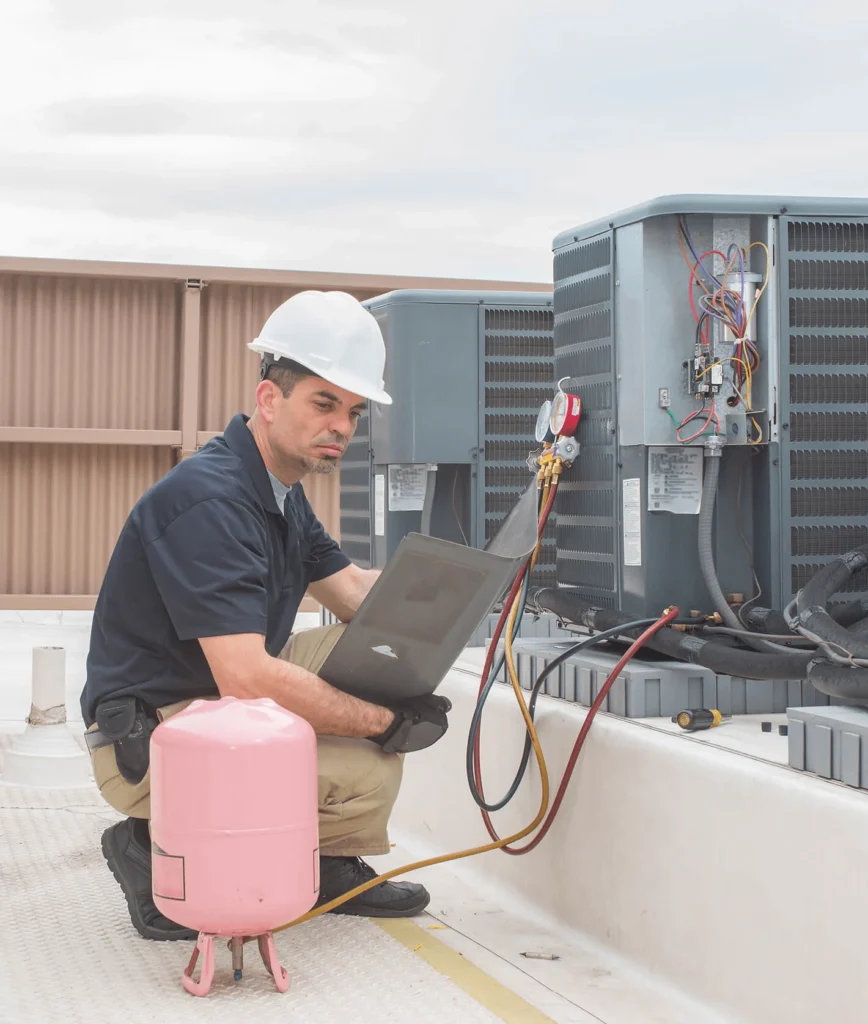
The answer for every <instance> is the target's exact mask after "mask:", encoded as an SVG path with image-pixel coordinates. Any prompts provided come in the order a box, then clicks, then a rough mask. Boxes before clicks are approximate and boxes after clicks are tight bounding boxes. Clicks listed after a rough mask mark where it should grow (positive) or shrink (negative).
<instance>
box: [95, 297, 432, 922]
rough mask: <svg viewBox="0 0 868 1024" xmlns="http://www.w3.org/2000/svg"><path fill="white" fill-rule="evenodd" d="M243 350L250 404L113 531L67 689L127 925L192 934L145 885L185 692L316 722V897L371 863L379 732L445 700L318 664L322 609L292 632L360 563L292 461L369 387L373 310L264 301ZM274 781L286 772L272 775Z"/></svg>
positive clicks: (308, 452) (334, 607) (348, 595)
mask: <svg viewBox="0 0 868 1024" xmlns="http://www.w3.org/2000/svg"><path fill="white" fill-rule="evenodd" d="M250 348H252V349H253V350H254V351H257V352H259V353H260V354H261V355H262V366H261V380H260V383H259V385H258V387H257V389H256V408H255V411H254V413H253V415H252V416H251V417H250V418H249V419H248V418H247V417H246V416H243V415H238V416H236V417H234V419H233V420H232V421H231V422H230V423H229V425H228V426H227V428H226V430H225V433H224V434H223V435H222V436H220V437H216V438H214V439H213V440H212V441H210V442H209V443H208V444H207V445H205V447H203V448H202V449H201V450H200V451H199V452H197V453H196V454H195V455H194V456H192V457H191V458H189V459H186V460H185V461H183V462H181V463H180V464H179V465H177V466H176V467H175V468H174V469H172V470H171V471H170V472H169V473H168V474H166V476H164V477H163V478H162V479H161V480H160V481H158V482H157V483H156V484H155V485H154V486H153V487H152V488H151V489H150V490H149V491H148V492H147V493H146V494H145V495H144V496H143V497H142V498H141V499H140V500H139V502H138V503H137V504H136V506H135V508H134V509H133V510H132V512H131V513H130V516H129V518H128V520H127V522H126V524H125V525H124V528H123V530H122V531H121V534H120V537H119V538H118V541H117V545H116V547H115V550H114V553H113V555H112V558H111V560H110V562H109V566H108V568H107V571H106V575H105V579H104V581H103V585H102V588H101V591H100V594H99V598H98V600H97V604H96V608H95V611H94V619H93V629H92V633H91V643H90V651H89V655H88V661H87V681H86V683H85V686H84V690H83V692H82V695H81V709H82V715H83V717H84V721H85V724H86V726H87V737H86V738H87V741H88V746H89V748H90V750H91V756H92V759H93V768H94V776H95V779H96V781H97V784H98V785H99V788H100V791H101V793H102V795H103V797H104V798H105V799H106V801H107V802H108V803H109V804H111V806H112V807H114V808H115V809H116V810H118V811H120V812H121V813H122V814H125V815H126V816H127V817H126V818H125V819H124V820H122V821H120V822H118V823H117V824H115V825H113V826H111V827H110V828H109V829H107V831H106V832H105V834H104V835H103V838H102V848H103V853H104V856H105V858H106V860H107V862H108V865H109V867H110V869H111V871H112V873H113V874H114V876H115V878H116V879H117V881H118V882H119V883H120V886H121V888H122V889H123V891H124V894H125V896H126V899H127V904H128V906H129V910H130V916H131V918H132V921H133V924H134V925H135V927H136V928H137V930H138V931H139V932H140V933H141V934H142V935H143V936H145V937H146V938H150V939H157V940H162V939H180V938H193V937H195V936H194V934H193V933H192V932H190V931H189V930H188V929H184V928H181V927H180V926H178V925H177V924H175V923H174V922H172V921H170V920H168V919H167V918H166V917H164V916H163V915H162V914H160V913H159V912H158V911H157V909H156V907H155V906H154V902H153V898H152V894H151V861H150V857H151V852H150V837H149V825H148V819H149V818H150V779H149V774H148V754H149V738H150V734H151V732H152V731H153V729H154V728H155V727H156V725H157V724H158V722H159V721H162V720H164V719H165V718H167V717H168V716H170V715H172V714H176V713H177V712H179V711H181V710H183V708H185V707H186V706H187V705H189V703H190V702H191V701H192V700H193V699H196V698H212V699H215V698H217V697H219V696H221V695H222V696H235V697H238V698H241V699H247V698H256V697H271V698H272V699H273V700H275V701H276V702H277V703H278V704H280V705H281V706H283V707H285V708H288V709H289V710H290V711H292V712H294V713H296V714H298V715H300V716H302V717H303V718H305V719H307V721H308V722H309V723H310V724H311V725H312V726H313V728H314V730H315V731H316V733H317V740H318V742H317V752H318V770H319V808H320V812H319V830H320V857H321V860H320V896H319V899H320V902H325V901H326V900H331V899H334V898H335V897H337V896H340V895H343V894H345V893H347V892H348V891H349V890H350V889H352V888H355V887H356V886H357V885H359V884H361V883H362V882H365V881H368V880H369V879H371V878H373V877H375V876H376V872H375V871H373V869H372V868H370V867H369V866H368V865H367V864H366V863H365V862H364V861H363V860H362V859H361V858H362V857H363V856H365V855H375V854H384V853H387V852H388V850H389V839H388V833H387V824H388V820H389V815H390V812H391V810H392V806H393V804H394V801H395V798H396V796H397V793H398V788H399V785H400V780H401V771H402V754H401V753H398V752H395V751H396V750H400V749H413V747H412V746H407V747H404V748H402V747H400V745H399V742H398V740H397V738H395V739H393V737H397V736H398V735H399V734H400V735H401V736H406V735H407V729H408V728H410V729H412V728H414V727H415V725H416V724H419V725H423V726H424V725H426V724H427V727H428V728H430V727H431V725H433V726H434V733H435V734H436V735H437V736H438V737H439V735H442V733H443V732H445V730H446V725H447V723H446V711H447V710H448V709H449V705H448V701H445V700H444V699H443V698H439V697H431V698H427V699H422V700H417V701H412V702H410V703H409V704H408V705H404V706H402V707H398V708H393V709H387V708H384V707H380V706H379V705H375V704H370V703H367V702H366V701H363V700H359V699H357V698H355V697H352V696H350V695H348V694H345V693H343V692H341V691H339V690H337V689H335V688H333V687H331V686H329V685H328V684H327V683H326V682H325V681H324V680H322V679H321V678H320V677H319V676H318V675H317V672H318V671H319V670H320V668H321V667H322V665H323V663H324V661H325V659H326V657H327V656H328V653H329V651H330V650H331V649H332V648H333V647H334V644H335V643H336V642H337V639H338V637H339V635H340V632H341V630H342V629H343V628H344V627H343V626H341V625H338V626H332V627H326V628H324V629H315V630H310V631H306V632H302V633H299V634H295V635H294V636H291V631H292V626H293V621H294V619H295V615H296V612H297V610H298V607H299V604H300V603H301V600H302V598H303V596H304V594H305V593H306V592H309V593H310V594H311V595H312V596H313V597H315V598H316V599H317V600H318V601H319V602H320V603H321V604H322V605H324V606H325V607H326V608H328V609H329V610H330V611H331V612H332V613H333V614H334V615H336V616H337V617H338V618H339V619H340V620H342V621H343V622H347V621H348V620H349V619H351V618H352V616H353V614H354V613H355V612H356V610H357V609H358V608H359V606H360V604H361V603H362V601H363V600H364V598H365V596H366V595H367V593H368V591H369V590H370V588H371V586H372V585H373V583H374V581H375V580H376V578H377V576H378V572H377V571H376V570H363V569H360V568H359V567H357V566H355V565H353V564H352V563H351V562H350V560H349V559H348V558H347V557H346V555H345V554H344V553H343V552H342V551H341V549H340V547H339V546H338V545H337V544H336V543H335V542H334V541H333V540H332V538H331V537H329V536H328V534H327V533H326V531H325V530H324V529H323V526H322V524H321V523H320V522H319V521H318V520H317V518H316V516H315V515H314V513H313V511H312V509H311V507H310V505H309V503H308V501H307V498H306V497H305V494H304V489H303V487H302V485H301V480H302V478H303V477H304V476H305V475H306V474H307V473H330V472H332V471H333V470H334V469H335V467H336V466H337V464H338V461H339V459H340V457H341V454H342V453H343V451H344V449H345V448H346V445H347V443H348V441H349V439H350V438H351V437H352V436H353V434H354V432H355V429H356V424H357V422H358V419H359V416H360V415H361V414H362V412H363V411H364V409H365V405H366V400H371V401H374V402H379V403H383V404H389V403H391V398H390V397H389V395H388V394H386V392H385V391H384V390H383V389H384V382H383V372H384V365H385V346H384V344H383V338H382V335H381V334H380V329H379V326H378V324H377V322H376V321H375V320H374V318H373V317H372V316H371V314H370V313H369V312H368V311H367V310H365V309H364V308H363V307H362V306H361V304H360V303H359V302H357V300H356V299H354V298H352V297H351V296H349V295H346V294H344V293H339V292H330V293H323V292H302V293H300V294H298V295H296V296H293V298H291V299H289V300H288V301H287V302H285V303H283V304H282V305H281V306H280V307H278V309H277V310H275V312H274V313H272V315H271V316H270V317H269V318H268V320H267V321H266V323H265V325H264V327H263V330H262V332H261V335H260V337H259V338H257V339H256V340H255V341H254V342H253V343H252V344H251V345H250ZM286 785H288V786H291V785H292V779H287V780H286ZM428 900H429V896H428V893H427V892H426V891H425V889H424V888H423V887H422V886H421V885H418V884H414V883H408V882H391V881H390V882H381V883H380V884H379V885H377V886H374V887H373V888H371V889H369V890H368V891H367V892H365V893H363V894H362V895H360V896H357V897H355V898H353V899H351V900H350V901H348V902H347V903H345V904H344V905H343V906H342V907H340V908H337V909H338V911H339V912H344V913H351V914H362V915H366V916H383V917H385V916H409V915H412V914H417V913H419V912H420V911H422V910H423V909H424V908H425V907H426V906H427V904H428Z"/></svg>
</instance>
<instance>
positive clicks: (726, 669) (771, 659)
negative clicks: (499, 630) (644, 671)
mask: <svg viewBox="0 0 868 1024" xmlns="http://www.w3.org/2000/svg"><path fill="white" fill-rule="evenodd" d="M533 602H534V604H535V605H536V607H538V608H540V609H545V610H547V611H551V612H554V613H555V615H557V616H558V617H559V618H560V619H562V620H564V621H567V622H573V623H576V624H577V625H581V626H587V627H588V628H589V629H598V630H604V629H610V628H612V627H614V626H621V627H622V628H623V627H624V626H625V623H627V622H628V621H629V616H627V615H625V614H624V613H623V612H618V611H614V610H613V609H608V608H594V607H593V606H592V605H589V604H587V603H586V602H585V601H582V600H581V599H580V598H578V597H576V596H575V595H574V594H572V593H570V592H569V591H566V590H561V589H557V590H553V589H550V588H544V589H542V590H538V591H536V593H535V594H534V597H533ZM624 635H625V636H630V635H631V631H628V630H626V629H625V631H624ZM646 646H648V647H650V648H652V649H653V650H655V651H659V652H660V653H662V654H666V655H668V656H669V657H670V658H677V659H678V660H679V661H686V662H689V663H691V664H695V665H702V666H703V667H705V668H708V669H711V671H712V672H716V673H719V674H721V675H731V676H736V677H737V678H742V679H805V678H806V677H807V672H808V665H809V664H810V662H811V659H812V658H813V657H814V655H813V654H808V653H805V654H800V653H797V652H795V651H793V652H788V651H782V652H781V653H780V654H777V653H775V654H765V653H761V652H759V651H756V652H755V651H743V650H739V649H737V648H734V647H724V645H723V644H722V643H718V642H716V641H714V640H702V639H700V638H699V637H695V636H689V635H687V634H685V633H678V632H676V631H675V630H673V629H669V628H666V629H661V630H660V631H659V632H658V633H656V634H655V635H654V636H653V637H652V638H651V639H650V640H649V641H648V643H647V645H646Z"/></svg>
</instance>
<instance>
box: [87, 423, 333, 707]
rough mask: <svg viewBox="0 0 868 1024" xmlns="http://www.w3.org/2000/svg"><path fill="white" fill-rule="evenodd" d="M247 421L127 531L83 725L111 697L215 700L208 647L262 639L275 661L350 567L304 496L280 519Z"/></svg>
mask: <svg viewBox="0 0 868 1024" xmlns="http://www.w3.org/2000/svg"><path fill="white" fill-rule="evenodd" d="M247 419H248V418H247V417H246V416H242V415H238V416H236V417H234V418H233V419H232V421H231V422H230V423H229V425H228V426H227V427H226V430H225V432H224V434H223V435H222V436H219V437H215V438H213V439H212V440H211V441H209V442H208V444H206V445H205V446H204V447H203V448H202V449H201V450H200V451H198V452H197V453H196V454H195V455H193V456H191V457H190V458H189V459H185V460H184V461H183V462H181V463H179V464H178V465H177V466H175V467H174V468H173V469H172V470H170V471H169V472H168V473H167V474H166V475H165V476H164V477H163V478H162V479H161V480H159V481H158V482H157V483H156V484H155V485H154V486H153V487H152V488H151V489H150V490H149V491H148V492H147V493H146V494H144V495H143V496H142V498H140V499H139V501H138V502H137V504H136V506H135V507H134V508H133V510H132V512H131V513H130V515H129V517H128V519H127V521H126V523H125V524H124V527H123V530H122V531H121V534H120V537H119V538H118V541H117V544H116V546H115V549H114V552H113V554H112V557H111V560H110V561H109V565H108V568H107V570H106V574H105V578H104V580H103V584H102V587H101V589H100V593H99V597H98V599H97V603H96V608H95V610H94V616H93V627H92V630H91V639H90V651H89V653H88V658H87V681H86V683H85V686H84V690H83V691H82V694H81V713H82V717H83V718H84V721H85V724H86V725H88V726H90V725H91V724H92V723H93V721H94V716H95V709H96V705H97V703H98V702H99V701H100V700H101V699H102V698H103V697H107V696H121V695H126V694H134V695H135V696H137V697H139V698H140V699H141V700H142V701H144V702H145V703H146V704H147V705H149V706H150V707H151V708H153V709H156V708H159V707H163V706H165V705H167V704H173V703H175V702H176V701H179V700H185V699H187V698H191V697H207V696H211V695H214V694H216V693H217V692H218V691H217V685H216V683H215V682H214V677H213V675H212V674H211V670H210V668H209V667H208V662H207V660H206V658H205V655H204V653H203V651H202V647H201V645H200V644H199V642H198V638H199V637H207V636H222V635H224V634H229V633H260V634H261V635H263V636H264V637H265V648H266V650H267V651H268V653H269V654H271V655H277V654H279V653H280V651H281V650H282V649H283V647H284V646H285V645H286V642H287V640H288V639H289V636H290V633H291V631H292V626H293V623H294V621H295V616H296V613H297V612H298V607H299V605H300V603H301V600H302V598H303V597H304V594H305V591H306V590H307V587H308V585H309V584H310V583H314V582H316V581H317V580H322V579H325V578H326V577H327V576H331V575H333V574H334V573H336V572H339V571H340V570H341V569H343V568H345V567H346V566H348V565H349V564H350V560H349V559H348V558H347V556H346V555H345V554H344V553H343V551H341V549H340V547H339V546H338V545H337V543H336V542H335V541H334V540H333V539H332V538H331V537H330V536H329V535H328V534H327V533H326V531H325V529H324V528H323V525H322V523H320V521H319V520H318V519H317V518H316V516H315V515H314V512H313V509H312V508H311V507H310V503H309V502H308V500H307V497H306V496H305V493H304V488H303V487H302V486H301V484H294V485H293V487H292V488H291V489H290V491H289V493H288V495H287V497H286V502H285V506H284V509H280V508H278V506H277V501H276V499H275V494H274V490H273V488H272V484H271V478H270V477H269V475H268V471H267V470H266V468H265V463H264V462H263V461H262V456H261V455H260V453H259V449H258V447H257V445H256V442H255V440H254V438H253V435H252V434H251V432H250V430H249V429H248V427H247Z"/></svg>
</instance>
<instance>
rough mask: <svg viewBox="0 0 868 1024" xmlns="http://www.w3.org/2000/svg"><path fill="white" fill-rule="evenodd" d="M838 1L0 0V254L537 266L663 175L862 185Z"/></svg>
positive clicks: (308, 265)
mask: <svg viewBox="0 0 868 1024" xmlns="http://www.w3.org/2000/svg"><path fill="white" fill-rule="evenodd" d="M866 10H868V5H865V4H863V3H860V2H859V0H852V2H850V3H844V2H842V0H788V2H786V0H771V2H770V3H769V2H766V3H762V2H755V0H752V2H750V3H747V2H742V0H738V2H736V3H732V2H727V3H723V4H715V3H704V2H702V0H655V2H654V3H649V2H647V0H641V2H640V0H625V2H620V3H611V4H605V3H604V2H600V0H598V2H596V3H588V2H586V0H536V2H533V3H523V4H514V5H512V6H511V5H510V3H509V0H501V2H499V3H497V4H495V3H494V2H491V0H436V2H434V0H425V2H422V0H379V2H374V3H369V2H368V0H358V2H352V0H324V2H316V0H57V2H55V3H50V2H46V0H0V14H2V19H0V55H2V59H0V224H2V231H0V239H2V241H0V254H2V255H16V256H61V257H80V258H95V259H112V260H152V261H160V262H184V263H205V264H217V265H233V266H265V267H287V268H304V269H319V270H349V271H362V272H390V273H408V274H432V275H445V276H474V277H489V278H504V279H509V280H541V281H542V280H550V276H551V242H552V238H553V236H554V235H555V234H556V233H557V232H559V231H561V230H564V229H566V228H570V227H573V226H574V225H576V224H580V223H582V222H583V221H585V220H591V219H596V218H597V217H599V216H604V215H606V214H608V213H612V212H614V211H615V210H616V209H620V208H622V207H624V206H629V205H632V204H634V203H638V202H642V201H644V200H646V199H648V198H651V197H653V196H655V195H661V194H666V193H673V192H721V191H722V192H738V193H745V192H762V193H775V194H814V195H817V194H825V195H863V196H864V195H868V135H866V128H865V111H866V100H868V44H866V40H868V13H866Z"/></svg>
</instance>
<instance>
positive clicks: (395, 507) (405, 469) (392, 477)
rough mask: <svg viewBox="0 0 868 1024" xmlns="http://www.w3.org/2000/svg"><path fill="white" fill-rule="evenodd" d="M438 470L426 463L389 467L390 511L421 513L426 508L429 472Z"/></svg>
mask: <svg viewBox="0 0 868 1024" xmlns="http://www.w3.org/2000/svg"><path fill="white" fill-rule="evenodd" d="M436 468H437V467H436V466H429V465H428V464H427V463H425V462H423V463H405V464H403V465H395V466H389V510H390V511H392V512H421V511H422V509H423V508H424V507H425V488H426V487H427V485H428V470H429V469H436Z"/></svg>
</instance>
